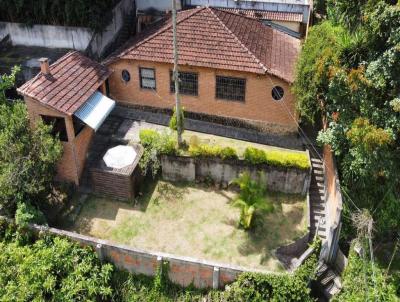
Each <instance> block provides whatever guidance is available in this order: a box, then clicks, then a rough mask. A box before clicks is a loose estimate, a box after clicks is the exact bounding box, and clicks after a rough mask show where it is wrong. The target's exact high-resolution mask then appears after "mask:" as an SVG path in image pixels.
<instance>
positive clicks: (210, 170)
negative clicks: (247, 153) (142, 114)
mask: <svg viewBox="0 0 400 302" xmlns="http://www.w3.org/2000/svg"><path fill="white" fill-rule="evenodd" d="M161 166H162V177H163V179H165V180H170V181H189V182H192V181H195V180H199V181H204V180H206V179H207V178H210V179H212V180H213V181H214V182H215V183H217V184H221V185H222V186H227V185H228V184H229V182H230V181H232V180H233V179H235V178H237V177H238V176H239V174H240V173H242V172H244V171H248V172H249V173H250V174H251V175H252V176H253V177H258V172H259V171H262V172H264V173H265V176H266V181H267V188H268V189H269V190H271V191H276V192H283V193H290V194H303V195H305V194H306V193H307V192H308V189H309V186H310V178H311V171H310V170H301V169H296V168H284V167H274V166H269V165H250V164H247V163H246V162H245V161H244V160H221V159H218V158H191V157H183V156H169V155H164V156H162V157H161Z"/></svg>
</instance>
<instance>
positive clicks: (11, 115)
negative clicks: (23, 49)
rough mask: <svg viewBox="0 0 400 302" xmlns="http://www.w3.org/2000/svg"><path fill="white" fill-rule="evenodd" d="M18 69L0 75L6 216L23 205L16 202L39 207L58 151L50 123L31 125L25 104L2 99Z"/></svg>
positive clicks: (0, 196) (0, 178)
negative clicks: (33, 127) (48, 124)
mask: <svg viewBox="0 0 400 302" xmlns="http://www.w3.org/2000/svg"><path fill="white" fill-rule="evenodd" d="M18 71H19V69H18V68H14V69H13V70H12V73H11V75H10V76H7V75H3V76H2V77H1V81H0V83H1V85H0V213H2V214H6V215H7V216H10V217H14V215H15V212H16V209H17V207H18V206H19V205H22V204H26V205H27V206H25V207H23V206H20V207H21V210H22V211H23V210H24V209H25V210H26V209H32V208H36V209H38V210H40V208H41V205H42V204H43V203H44V202H46V198H47V196H48V194H49V192H50V190H51V185H52V181H53V177H54V175H55V172H56V163H57V161H58V160H59V158H60V157H61V153H62V146H61V143H60V141H59V140H58V139H57V138H54V137H53V136H52V135H51V127H49V126H46V125H44V124H43V123H39V124H38V125H37V127H36V128H35V129H32V128H31V127H30V123H29V119H28V115H27V109H26V105H25V104H24V103H23V102H22V101H13V102H9V101H7V100H6V98H5V91H6V90H7V89H10V88H12V87H13V85H14V81H15V75H16V73H17V72H18ZM22 216H24V215H22ZM28 216H29V215H28ZM28 216H25V217H28ZM34 216H35V217H36V215H34ZM33 218H34V217H33Z"/></svg>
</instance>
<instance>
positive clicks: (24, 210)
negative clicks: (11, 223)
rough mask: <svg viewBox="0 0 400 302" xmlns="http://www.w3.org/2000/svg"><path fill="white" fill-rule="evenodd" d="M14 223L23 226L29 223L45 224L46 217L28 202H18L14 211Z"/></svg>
mask: <svg viewBox="0 0 400 302" xmlns="http://www.w3.org/2000/svg"><path fill="white" fill-rule="evenodd" d="M15 223H16V224H17V225H18V226H20V227H22V228H24V227H26V226H28V224H29V223H38V224H45V223H46V218H45V217H44V215H43V213H42V212H41V211H39V210H38V209H37V208H35V207H34V206H32V205H31V204H30V203H28V202H25V203H19V204H18V206H17V211H16V212H15Z"/></svg>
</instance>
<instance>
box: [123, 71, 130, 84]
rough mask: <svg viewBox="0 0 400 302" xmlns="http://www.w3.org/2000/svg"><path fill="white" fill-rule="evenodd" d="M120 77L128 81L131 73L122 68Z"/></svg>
mask: <svg viewBox="0 0 400 302" xmlns="http://www.w3.org/2000/svg"><path fill="white" fill-rule="evenodd" d="M122 79H123V80H124V82H129V81H130V80H131V74H130V73H129V71H128V70H126V69H124V70H122Z"/></svg>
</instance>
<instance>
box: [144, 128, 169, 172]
mask: <svg viewBox="0 0 400 302" xmlns="http://www.w3.org/2000/svg"><path fill="white" fill-rule="evenodd" d="M139 138H140V141H141V143H142V145H143V147H144V152H143V156H142V158H141V159H140V162H139V165H140V168H141V169H142V173H143V175H146V174H147V173H148V172H149V171H151V173H152V175H153V177H155V176H156V175H157V173H158V171H159V169H160V167H161V163H160V158H159V157H160V155H163V154H165V155H173V154H176V144H177V143H176V139H175V138H174V137H173V136H172V135H171V134H169V133H167V132H165V131H164V132H161V133H159V132H157V131H155V130H151V129H143V130H141V131H140V133H139Z"/></svg>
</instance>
